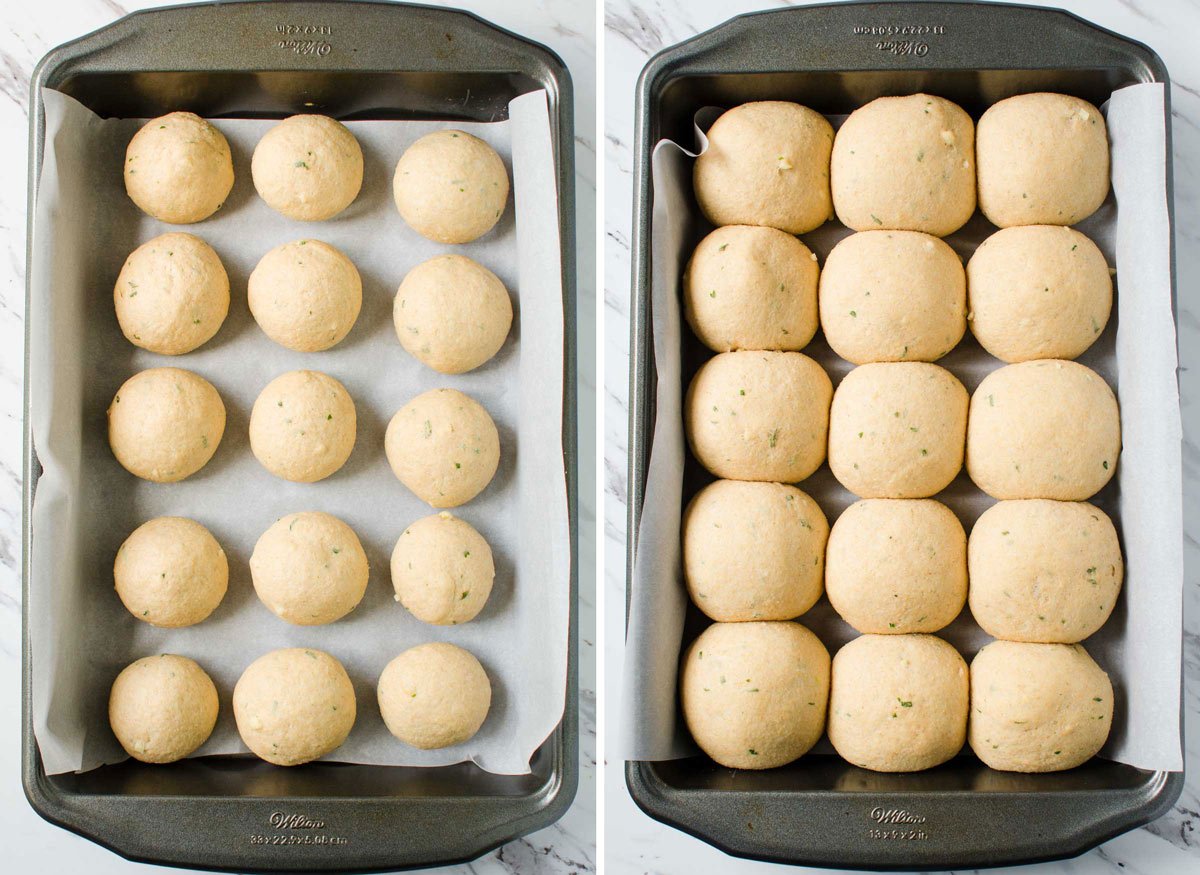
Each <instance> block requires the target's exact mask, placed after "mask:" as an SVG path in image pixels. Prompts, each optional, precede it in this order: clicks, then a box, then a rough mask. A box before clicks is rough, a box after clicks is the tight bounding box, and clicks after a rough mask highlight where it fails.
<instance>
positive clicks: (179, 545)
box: [113, 516, 229, 628]
mask: <svg viewBox="0 0 1200 875" xmlns="http://www.w3.org/2000/svg"><path fill="white" fill-rule="evenodd" d="M113 580H114V581H115V583H116V589H117V595H118V596H120V597H121V602H122V603H123V604H124V605H125V607H126V608H127V609H128V610H129V613H131V614H133V615H134V616H135V617H137V618H138V619H139V620H144V621H146V622H147V623H150V624H151V625H153V626H166V627H169V628H174V627H178V626H191V625H193V624H194V623H199V622H200V621H201V620H203V619H204V618H205V617H207V616H208V615H209V614H211V613H212V612H213V611H214V610H216V608H217V605H219V604H220V603H221V599H223V598H225V590H226V588H227V587H228V585H229V560H227V559H226V558H225V551H224V550H222V549H221V545H220V544H218V543H217V539H216V538H214V537H213V536H212V534H211V533H210V532H209V531H208V529H206V528H204V526H202V525H200V523H198V522H196V521H195V520H189V519H185V518H184V517H177V516H164V517H158V518H157V519H153V520H150V521H149V522H145V523H142V524H141V525H140V526H138V527H137V528H136V529H134V531H133V534H131V535H130V536H129V537H128V538H126V539H125V543H123V544H122V545H121V548H120V549H119V550H118V551H117V560H116V562H115V563H113Z"/></svg>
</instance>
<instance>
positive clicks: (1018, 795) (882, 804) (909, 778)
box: [626, 2, 1183, 869]
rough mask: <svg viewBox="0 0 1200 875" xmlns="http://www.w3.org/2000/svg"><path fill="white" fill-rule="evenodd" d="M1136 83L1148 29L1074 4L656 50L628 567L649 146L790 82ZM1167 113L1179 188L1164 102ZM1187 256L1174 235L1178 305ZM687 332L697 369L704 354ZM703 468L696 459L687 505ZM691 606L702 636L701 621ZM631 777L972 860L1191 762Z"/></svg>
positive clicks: (702, 823)
mask: <svg viewBox="0 0 1200 875" xmlns="http://www.w3.org/2000/svg"><path fill="white" fill-rule="evenodd" d="M1140 82H1163V83H1166V82H1167V73H1166V69H1165V68H1164V66H1163V64H1162V62H1161V60H1159V58H1158V57H1157V56H1156V55H1155V54H1154V53H1153V52H1152V51H1151V50H1150V49H1148V48H1147V47H1145V46H1143V45H1140V44H1138V43H1134V42H1131V41H1130V40H1127V39H1124V38H1122V37H1120V36H1117V35H1116V34H1113V33H1110V32H1108V31H1106V30H1102V29H1100V28H1098V27H1095V26H1094V25H1091V24H1089V23H1087V22H1085V21H1083V20H1081V19H1079V18H1076V17H1075V16H1073V15H1070V14H1069V13H1066V12H1063V11H1060V10H1052V9H1041V8H1033V7H1026V6H1013V5H1000V4H985V3H938V2H916V3H911V2H910V3H846V4H836V5H835V4H830V5H822V6H810V7H804V8H797V9H787V10H781V11H772V12H762V13H754V14H750V15H744V16H741V17H738V18H735V19H732V20H731V21H729V22H727V23H726V24H723V25H721V26H719V27H717V28H715V29H713V30H711V31H708V32H707V33H704V34H701V35H699V36H697V37H695V38H693V39H691V40H688V41H687V42H684V43H681V44H680V45H678V46H675V47H673V48H670V49H667V50H665V51H663V52H661V53H660V54H658V55H656V56H655V57H654V58H653V59H651V60H650V62H649V63H648V64H647V65H646V68H645V69H644V70H643V72H642V75H641V78H640V80H639V84H638V90H637V116H636V118H637V130H636V142H637V153H636V167H635V206H634V223H633V224H634V235H633V250H632V252H633V284H632V299H631V300H632V308H631V323H632V324H631V327H630V331H631V337H630V387H629V397H630V424H629V521H628V532H629V543H630V547H629V551H628V554H627V580H629V581H632V579H633V562H634V555H635V551H636V548H637V545H636V537H637V532H638V527H639V522H640V518H641V510H642V503H643V501H644V499H645V486H646V471H647V466H648V463H649V454H650V446H651V441H652V438H653V423H654V397H655V392H656V379H655V367H654V353H653V339H652V338H653V334H652V331H653V326H652V324H651V307H650V301H651V291H650V290H651V264H652V259H653V257H654V253H653V252H652V251H651V235H650V220H651V212H652V204H653V191H652V188H651V163H650V156H651V152H652V150H653V148H654V145H655V144H656V143H657V142H658V141H659V140H661V139H664V138H669V139H673V140H675V141H677V142H680V143H685V144H690V143H691V142H692V140H693V135H692V119H693V116H694V114H695V113H696V111H697V110H699V109H701V108H702V107H705V106H721V107H729V106H733V105H736V104H739V103H744V102H746V101H751V100H792V101H797V102H799V103H802V104H805V105H807V106H811V107H813V108H814V109H816V110H817V111H818V112H822V113H825V114H844V113H848V112H850V111H852V110H853V109H855V108H857V107H858V106H861V105H863V104H864V103H867V102H868V101H870V100H872V99H874V98H876V97H879V96H883V95H888V94H910V93H915V92H919V91H928V92H932V93H934V94H938V95H941V96H943V97H946V98H948V99H950V100H953V101H955V102H957V103H959V104H960V105H961V106H963V107H964V108H965V109H966V110H967V111H968V112H970V113H972V114H973V115H974V116H975V117H978V115H979V114H980V113H981V112H982V110H983V109H984V108H985V107H986V106H988V105H990V104H992V103H994V102H996V101H998V100H1001V99H1003V98H1005V97H1009V96H1011V95H1013V94H1018V93H1022V92H1030V91H1057V92H1064V93H1068V94H1074V95H1077V96H1079V97H1082V98H1085V99H1087V100H1090V101H1092V102H1093V103H1096V104H1100V103H1102V102H1103V101H1105V100H1106V99H1107V98H1108V96H1109V95H1110V94H1111V93H1112V92H1113V91H1114V90H1115V89H1117V88H1120V87H1122V86H1125V85H1132V84H1136V83H1140ZM1167 121H1168V130H1167V161H1168V164H1167V191H1168V205H1169V203H1170V197H1169V195H1170V192H1171V177H1170V174H1171V168H1170V129H1169V123H1170V118H1169V105H1168V120H1167ZM1173 268H1174V256H1173V253H1172V305H1174V295H1175V292H1174V273H1173ZM684 335H685V337H684V344H683V358H684V362H683V366H684V367H683V384H684V385H685V386H686V385H687V382H688V380H689V379H690V377H691V374H693V373H694V372H695V369H696V367H697V366H698V365H699V363H700V361H702V359H703V358H704V357H705V356H704V354H703V353H701V352H700V351H699V349H698V347H697V348H693V346H692V339H691V338H690V337H689V336H688V332H686V331H685V332H684ZM701 476H703V475H701V474H700V472H698V470H697V465H696V463H695V462H694V460H693V461H689V462H688V466H687V469H686V473H685V480H684V502H685V503H686V501H687V500H688V498H689V496H690V495H691V494H692V493H693V492H695V491H696V489H697V488H698V486H699V485H700V484H701V483H703V482H704V480H702V479H700V477H701ZM689 610H690V611H691V613H690V614H689V619H688V622H687V629H686V631H685V637H689V638H690V637H691V635H694V633H695V631H698V628H699V627H700V626H701V625H702V624H701V623H698V622H697V619H698V618H699V615H698V612H696V610H695V608H689ZM689 633H690V634H689ZM626 781H627V783H628V786H629V790H630V793H631V795H632V796H633V799H634V801H635V802H636V803H637V804H638V805H639V806H640V807H641V808H642V810H643V811H645V812H646V813H647V814H649V815H650V816H651V817H654V818H656V819H658V820H661V821H663V822H665V823H668V824H670V825H672V826H675V827H677V828H679V829H681V830H684V831H685V832H688V833H691V834H692V835H695V836H696V837H698V838H700V839H703V840H704V841H706V842H709V843H710V844H713V845H715V846H717V847H718V848H720V849H722V850H723V851H726V852H727V853H730V854H734V855H737V856H744V857H752V858H756V859H762V860H770V861H775V862H783V863H793V864H803V865H813V866H834V867H845V868H872V869H914V868H924V869H948V868H955V869H957V868H977V867H983V866H998V865H1011V864H1016V863H1027V862H1035V861H1042V860H1050V859H1058V858H1063V857H1069V856H1073V855H1076V854H1079V853H1081V852H1083V851H1084V850H1087V849H1088V848H1090V847H1093V846H1095V845H1096V844H1099V843H1100V842H1103V841H1105V840H1107V839H1110V838H1112V837H1113V836H1115V835H1118V834H1119V833H1121V832H1123V831H1125V830H1128V829H1132V828H1134V827H1137V826H1140V825H1142V824H1144V823H1147V822H1149V821H1151V820H1153V819H1154V818H1156V817H1158V816H1159V815H1161V814H1162V813H1163V812H1165V811H1166V810H1167V809H1169V808H1170V807H1171V805H1172V804H1173V803H1174V801H1175V800H1176V799H1177V798H1178V796H1179V793H1180V791H1181V790H1182V787H1183V773H1182V772H1155V771H1147V770H1142V769H1137V768H1134V767H1132V766H1128V765H1124V764H1121V763H1115V762H1111V761H1107V760H1101V759H1094V760H1092V761H1091V762H1089V763H1087V764H1085V765H1083V766H1081V767H1079V768H1077V769H1073V770H1071V771H1068V772H1060V773H1057V774H1041V775H1020V774H1012V773H1005V772H996V771H992V770H991V769H988V768H987V767H985V766H983V764H982V763H980V762H979V760H977V759H975V758H974V757H972V756H960V757H958V758H956V759H954V760H952V761H951V762H949V763H946V764H945V765H943V766H940V767H938V768H935V769H932V770H930V771H927V772H920V773H915V774H907V775H892V774H880V773H875V772H870V771H866V770H863V769H859V768H856V767H854V766H852V765H850V764H849V763H846V762H845V761H843V760H841V759H840V758H838V757H836V756H833V755H810V756H806V757H804V758H803V759H801V760H800V761H798V762H796V763H793V764H792V765H790V766H787V767H784V768H781V769H774V770H771V771H765V772H752V771H735V770H730V769H725V768H722V767H720V766H718V765H717V764H716V763H714V762H713V761H712V760H710V759H709V758H707V757H705V756H696V757H691V758H688V759H682V760H673V761H664V762H630V763H627V764H626Z"/></svg>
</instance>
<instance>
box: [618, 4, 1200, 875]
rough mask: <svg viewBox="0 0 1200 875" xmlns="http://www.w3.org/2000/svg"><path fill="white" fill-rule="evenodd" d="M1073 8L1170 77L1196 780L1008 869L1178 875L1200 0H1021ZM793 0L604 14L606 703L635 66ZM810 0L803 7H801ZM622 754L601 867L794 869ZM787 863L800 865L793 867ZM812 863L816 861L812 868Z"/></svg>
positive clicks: (1199, 152) (1199, 202) (1195, 504)
mask: <svg viewBox="0 0 1200 875" xmlns="http://www.w3.org/2000/svg"><path fill="white" fill-rule="evenodd" d="M1023 2H1026V3H1029V2H1032V3H1036V4H1037V5H1045V6H1055V7H1062V8H1066V9H1069V10H1071V11H1073V12H1076V13H1077V14H1079V15H1081V16H1082V17H1085V18H1088V19H1090V20H1092V21H1094V22H1096V23H1098V24H1100V25H1102V26H1104V27H1107V28H1110V29H1112V30H1114V31H1116V32H1118V33H1122V34H1125V35H1128V36H1130V37H1132V38H1134V39H1137V40H1140V41H1142V42H1144V43H1146V44H1147V45H1149V46H1151V47H1152V48H1153V49H1154V50H1155V51H1157V52H1158V53H1159V55H1161V56H1162V58H1163V60H1164V61H1165V62H1166V65H1167V68H1168V70H1169V71H1170V75H1171V81H1172V85H1171V103H1172V122H1173V133H1174V162H1175V164H1174V167H1175V223H1176V227H1175V239H1176V257H1177V271H1178V290H1179V332H1180V336H1179V348H1180V354H1181V361H1180V365H1181V382H1182V406H1183V419H1184V432H1185V433H1184V447H1183V464H1184V484H1185V485H1184V489H1185V495H1184V513H1185V532H1184V538H1185V562H1186V570H1187V575H1186V576H1187V580H1188V583H1187V592H1186V595H1185V612H1186V620H1185V633H1184V661H1185V674H1186V685H1187V690H1186V696H1185V709H1186V717H1185V727H1186V737H1187V742H1186V743H1187V749H1188V753H1187V771H1188V775H1189V777H1188V782H1187V786H1186V787H1185V789H1184V791H1183V794H1182V795H1181V796H1180V798H1179V801H1178V802H1177V803H1176V805H1175V807H1174V808H1173V809H1172V810H1171V811H1170V812H1169V813H1167V814H1166V815H1165V816H1164V817H1162V818H1161V819H1160V820H1158V821H1156V822H1154V823H1152V824H1150V825H1149V826H1147V827H1145V828H1143V829H1139V830H1135V831H1133V832H1130V833H1127V834H1125V835H1122V836H1120V837H1118V838H1116V839H1114V840H1113V841H1111V842H1108V843H1107V844H1105V845H1103V846H1102V847H1100V848H1097V849H1095V850H1093V851H1090V852H1089V853H1087V854H1084V855H1082V856H1081V857H1078V858H1076V859H1073V860H1068V861H1064V862H1059V863H1051V864H1044V865H1041V866H1037V867H1033V866H1029V867H1020V868H1015V869H1006V870H995V871H998V872H999V871H1005V872H1031V873H1032V872H1034V871H1036V872H1037V873H1040V875H1045V873H1057V872H1061V873H1074V875H1094V873H1108V872H1117V871H1122V872H1126V873H1130V872H1136V873H1155V875H1160V873H1161V875H1175V873H1179V875H1183V873H1196V872H1200V583H1198V582H1197V579H1196V572H1197V569H1200V564H1198V563H1200V490H1198V489H1197V487H1198V486H1200V386H1198V385H1197V383H1196V370H1195V368H1196V366H1197V365H1198V364H1200V306H1198V304H1197V301H1196V298H1195V290H1196V287H1197V285H1198V284H1200V54H1198V53H1197V52H1196V51H1195V48H1196V43H1195V32H1196V28H1197V25H1200V4H1197V3H1196V2H1195V0H1162V2H1159V0H1154V2H1151V0H1023ZM782 5H793V4H790V3H778V2H771V0H608V2H607V4H606V11H605V33H604V40H605V67H606V70H607V73H606V74H605V105H604V113H605V119H604V130H605V139H606V143H605V155H604V160H605V172H604V195H605V198H604V204H605V244H606V245H605V251H604V276H605V279H604V305H605V306H604V328H603V332H604V333H603V335H602V336H603V338H604V386H605V390H604V399H603V401H604V430H605V434H604V446H605V450H604V452H605V457H604V473H603V482H604V489H605V496H604V544H603V549H604V569H605V570H604V575H605V579H604V587H605V593H604V596H605V597H604V628H605V630H606V631H605V635H606V639H605V640H606V644H607V649H608V654H607V658H606V666H607V670H606V674H605V679H604V696H605V701H606V702H609V703H615V702H617V701H618V694H619V684H620V675H621V673H620V664H621V663H620V658H619V656H618V655H617V649H618V648H620V647H621V642H622V631H623V629H624V605H625V597H624V590H625V580H624V575H625V513H626V507H625V504H626V474H625V471H626V424H627V420H628V411H627V406H626V397H627V381H628V373H627V366H628V349H629V347H628V334H629V328H628V324H629V323H628V318H629V277H630V273H629V248H630V221H631V213H632V187H633V176H632V168H633V128H634V123H633V100H634V86H635V83H636V80H637V76H638V73H639V72H640V70H641V69H642V67H643V65H644V64H645V63H646V61H647V60H648V59H649V58H650V57H651V56H652V55H654V54H655V53H656V52H658V51H659V50H660V49H662V48H665V47H667V46H671V45H674V44H675V43H678V42H680V41H682V40H685V39H687V38H689V37H691V36H694V35H695V34H697V33H700V32H702V31H705V30H708V29H709V28H712V27H714V26H716V25H718V24H720V23H721V22H723V21H725V20H727V19H728V18H730V17H732V16H734V15H737V14H739V13H742V12H749V11H753V10H758V9H764V8H776V7H778V6H782ZM795 5H804V4H795ZM616 711H617V708H616V706H615V705H612V706H610V707H607V708H606V711H605V717H606V737H609V738H612V737H615V732H614V725H613V719H614V718H615V715H616ZM621 765H622V764H621V763H620V762H619V761H617V760H615V759H613V758H611V757H610V758H608V759H607V761H606V763H605V767H606V768H605V775H604V787H605V834H606V835H608V836H610V837H614V838H610V840H609V841H608V842H607V843H606V848H605V856H604V858H605V862H606V867H605V869H606V871H608V872H612V873H634V872H638V873H642V872H654V873H662V875H674V873H694V872H721V873H725V875H734V873H751V872H753V873H759V872H765V871H768V870H776V871H781V872H782V871H787V869H786V868H785V867H782V866H775V865H770V864H763V863H754V862H749V861H744V860H738V859H734V858H731V857H728V856H726V855H724V854H723V853H721V852H720V851H718V850H716V849H715V848H712V847H710V846H709V845H707V844H705V843H703V842H701V841H699V840H698V839H694V838H692V837H691V836H688V835H686V834H684V833H682V832H679V831H677V830H674V829H672V828H670V827H667V826H665V825H663V824H660V823H658V822H656V821H654V820H651V819H650V818H649V817H647V816H646V815H644V814H642V813H641V811H639V810H638V809H637V808H636V807H635V806H634V804H633V802H632V800H631V799H630V798H629V794H628V792H627V791H626V789H625V779H624V773H623V770H622V768H621ZM790 871H796V870H794V869H792V870H790ZM804 871H810V872H811V871H817V870H804Z"/></svg>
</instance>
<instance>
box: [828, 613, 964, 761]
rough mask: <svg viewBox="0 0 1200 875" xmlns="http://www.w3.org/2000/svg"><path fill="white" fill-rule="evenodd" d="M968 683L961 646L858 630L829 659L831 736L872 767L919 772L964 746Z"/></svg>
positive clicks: (843, 751) (845, 752) (849, 756)
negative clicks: (830, 667)
mask: <svg viewBox="0 0 1200 875" xmlns="http://www.w3.org/2000/svg"><path fill="white" fill-rule="evenodd" d="M968 694H969V681H968V678H967V664H966V663H965V662H963V658H962V657H961V656H959V655H958V651H957V650H955V649H954V648H953V647H951V646H950V645H949V644H947V643H946V642H945V641H943V640H942V639H941V638H938V637H936V636H934V635H863V636H862V637H860V638H855V639H854V640H853V641H851V642H850V643H848V644H846V645H845V646H844V647H842V649H841V650H839V651H838V652H837V654H836V655H835V656H834V658H833V682H832V688H831V690H830V694H829V740H830V741H831V742H833V746H834V748H836V749H837V752H838V754H839V755H841V757H842V758H843V759H846V760H849V761H850V762H852V763H853V764H854V765H856V766H859V767H861V768H864V769H871V770H872V771H876V772H919V771H921V770H922V769H931V768H933V767H934V766H937V765H941V764H942V763H944V762H946V761H947V760H949V759H950V758H952V757H953V756H954V755H955V754H957V753H958V752H959V750H961V749H962V746H963V741H964V740H965V739H966V735H967V709H968Z"/></svg>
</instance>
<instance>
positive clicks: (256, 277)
mask: <svg viewBox="0 0 1200 875" xmlns="http://www.w3.org/2000/svg"><path fill="white" fill-rule="evenodd" d="M246 300H247V303H248V304H249V305H250V312H251V313H252V314H253V315H254V321H255V322H257V323H258V325H259V327H260V328H262V330H263V332H264V333H265V334H266V335H267V337H269V338H271V339H272V340H273V341H275V342H276V343H278V344H279V345H280V346H286V347H287V348H288V349H294V350H296V351H298V352H319V351H320V350H325V349H329V348H330V347H331V346H336V345H337V344H338V343H340V342H341V341H342V338H344V337H345V336H346V335H347V334H349V333H350V329H351V328H353V327H354V322H355V320H356V319H358V311H359V309H360V308H361V307H362V278H361V277H360V276H359V275H358V269H357V268H355V266H354V262H352V261H351V260H350V259H349V258H347V257H346V256H345V255H344V254H343V253H342V252H341V251H340V250H338V249H335V248H334V247H332V246H330V245H329V244H328V243H322V242H321V241H320V240H297V241H295V242H293V243H285V244H283V245H282V246H276V247H275V248H274V249H272V250H271V251H270V252H268V253H267V254H266V255H264V256H263V257H262V259H261V260H259V262H258V266H257V267H255V268H254V271H253V272H252V273H251V274H250V282H249V286H248V289H247V294H246Z"/></svg>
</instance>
